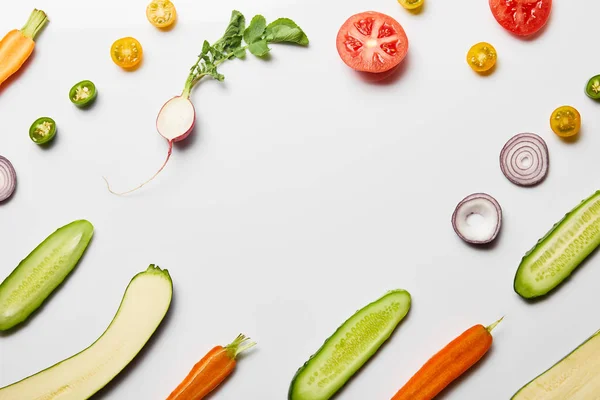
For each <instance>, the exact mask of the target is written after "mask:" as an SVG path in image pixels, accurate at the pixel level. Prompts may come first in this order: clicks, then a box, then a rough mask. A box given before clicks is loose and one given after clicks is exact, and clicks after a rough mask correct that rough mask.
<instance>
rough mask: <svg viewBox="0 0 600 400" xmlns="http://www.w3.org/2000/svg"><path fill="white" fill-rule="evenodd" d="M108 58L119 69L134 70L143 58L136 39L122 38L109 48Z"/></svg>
mask: <svg viewBox="0 0 600 400" xmlns="http://www.w3.org/2000/svg"><path fill="white" fill-rule="evenodd" d="M110 57H111V58H112V60H113V62H114V63H115V64H117V65H118V66H119V67H121V68H125V69H131V68H135V67H136V66H137V65H138V64H139V63H140V62H141V61H142V58H143V57H144V49H142V45H141V44H140V42H138V41H137V40H136V39H134V38H132V37H124V38H121V39H118V40H117V41H115V42H114V43H113V45H112V46H111V48H110Z"/></svg>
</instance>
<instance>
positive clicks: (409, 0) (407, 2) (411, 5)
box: [398, 0, 425, 10]
mask: <svg viewBox="0 0 600 400" xmlns="http://www.w3.org/2000/svg"><path fill="white" fill-rule="evenodd" d="M398 3H400V5H401V6H402V7H404V8H406V9H407V10H414V9H415V8H419V7H421V6H422V5H423V3H425V0H398Z"/></svg>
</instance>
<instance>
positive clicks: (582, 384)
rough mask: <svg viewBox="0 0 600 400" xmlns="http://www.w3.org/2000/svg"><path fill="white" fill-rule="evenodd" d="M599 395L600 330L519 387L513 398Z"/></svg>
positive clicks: (578, 399) (573, 399)
mask: <svg viewBox="0 0 600 400" xmlns="http://www.w3.org/2000/svg"><path fill="white" fill-rule="evenodd" d="M599 397H600V331H598V332H596V333H595V334H594V335H593V336H592V337H591V338H589V339H588V340H587V341H585V343H583V344H582V345H580V346H579V347H578V348H576V349H575V350H573V351H572V352H571V353H570V354H569V355H567V356H566V357H565V358H563V359H562V360H560V361H559V362H557V363H556V364H554V366H552V367H551V368H550V369H549V370H547V371H546V372H544V373H543V374H541V375H540V376H538V377H537V378H535V379H534V380H532V381H531V382H529V383H528V384H527V385H525V386H523V387H522V388H521V389H519V391H518V392H517V393H516V394H515V395H514V396H513V397H512V400H566V399H568V400H590V399H598V398H599Z"/></svg>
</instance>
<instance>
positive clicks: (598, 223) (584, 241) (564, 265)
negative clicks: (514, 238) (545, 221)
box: [514, 191, 600, 299]
mask: <svg viewBox="0 0 600 400" xmlns="http://www.w3.org/2000/svg"><path fill="white" fill-rule="evenodd" d="M599 244H600V191H598V192H596V193H594V194H593V195H592V196H590V197H589V198H587V199H586V200H584V201H583V202H582V203H581V204H580V205H579V206H577V207H576V208H574V209H573V210H572V211H571V212H569V213H568V214H567V215H565V217H564V218H563V219H562V220H560V221H559V222H558V223H557V224H556V225H554V227H553V228H552V229H551V230H550V231H549V232H548V233H547V234H546V236H544V237H543V238H541V239H540V240H539V241H538V243H537V244H536V245H535V247H534V248H533V249H531V250H530V251H529V252H528V253H527V254H525V257H523V260H522V261H521V265H519V269H518V270H517V274H516V276H515V282H514V288H515V291H516V292H517V293H518V294H519V295H521V296H522V297H524V298H527V299H531V298H534V297H539V296H543V295H545V294H547V293H548V292H550V291H551V290H552V289H554V288H555V287H557V286H558V285H559V284H560V283H561V282H562V281H564V280H565V279H566V278H567V277H568V276H569V275H571V273H572V272H573V271H574V270H575V268H577V266H579V264H580V263H581V262H582V261H583V260H584V259H585V258H586V257H587V256H588V255H589V254H590V253H591V252H592V251H594V249H595V248H596V247H598V245H599Z"/></svg>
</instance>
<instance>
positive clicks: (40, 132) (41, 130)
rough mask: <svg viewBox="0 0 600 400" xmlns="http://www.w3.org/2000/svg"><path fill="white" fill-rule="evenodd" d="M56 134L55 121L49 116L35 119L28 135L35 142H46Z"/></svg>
mask: <svg viewBox="0 0 600 400" xmlns="http://www.w3.org/2000/svg"><path fill="white" fill-rule="evenodd" d="M55 135H56V122H54V120H53V119H52V118H50V117H41V118H38V119H36V120H35V122H34V123H33V124H31V127H30V128H29V137H30V138H31V140H32V141H33V142H34V143H36V144H44V143H48V142H49V141H51V140H52V139H54V136H55Z"/></svg>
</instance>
